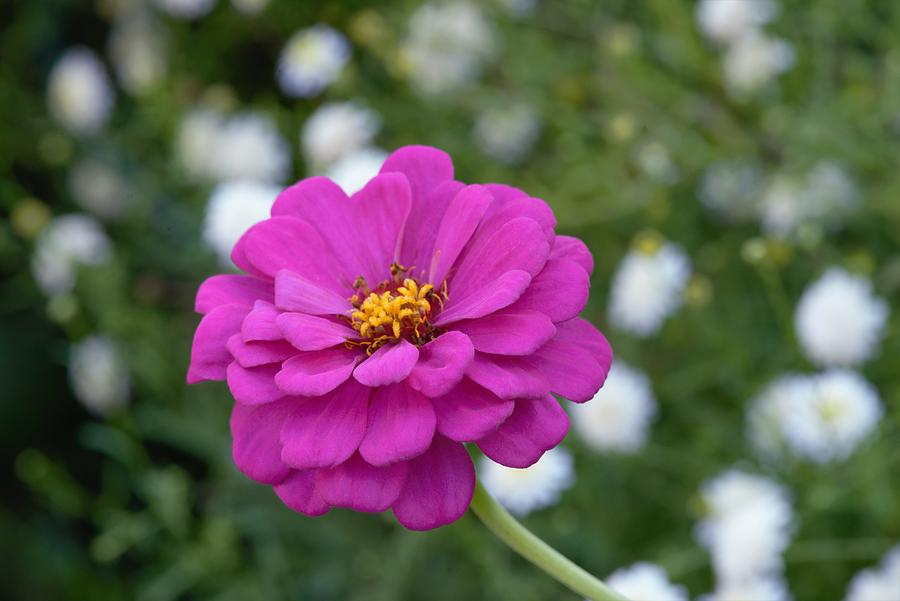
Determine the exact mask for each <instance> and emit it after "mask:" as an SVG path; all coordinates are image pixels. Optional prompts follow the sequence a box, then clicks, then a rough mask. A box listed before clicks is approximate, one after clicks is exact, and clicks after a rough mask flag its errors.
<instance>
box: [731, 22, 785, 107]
mask: <svg viewBox="0 0 900 601" xmlns="http://www.w3.org/2000/svg"><path fill="white" fill-rule="evenodd" d="M793 64H794V49H793V47H792V46H791V45H790V44H789V43H787V42H785V41H784V40H781V39H778V38H774V37H771V36H768V35H766V34H765V33H763V32H761V31H756V30H750V31H748V32H746V33H744V34H743V35H742V36H740V37H739V38H738V39H737V40H736V41H735V42H734V43H733V44H731V46H729V47H728V50H727V51H726V52H725V58H724V60H723V63H722V66H723V69H724V71H725V83H726V84H727V86H728V88H729V90H731V91H732V92H733V93H735V94H738V95H742V94H746V93H749V92H753V91H754V90H756V89H758V88H761V87H762V86H764V85H766V84H767V83H769V82H770V81H771V80H772V79H774V78H775V77H777V76H779V75H781V74H782V73H784V72H785V71H787V70H788V69H789V68H791V66H793Z"/></svg>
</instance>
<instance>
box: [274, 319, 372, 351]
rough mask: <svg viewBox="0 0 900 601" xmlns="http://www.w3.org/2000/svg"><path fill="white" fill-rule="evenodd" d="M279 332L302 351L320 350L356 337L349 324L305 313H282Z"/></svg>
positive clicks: (278, 324) (278, 320)
mask: <svg viewBox="0 0 900 601" xmlns="http://www.w3.org/2000/svg"><path fill="white" fill-rule="evenodd" d="M276 323H277V326H278V330H279V332H280V333H281V334H282V336H284V338H285V339H286V340H287V341H288V342H290V343H291V344H292V345H293V346H294V347H295V348H298V349H300V350H301V351H319V350H322V349H326V348H329V347H332V346H336V345H338V344H342V343H344V341H346V340H347V339H349V338H356V332H355V331H354V330H352V329H351V328H348V327H347V326H345V325H343V324H340V323H337V322H334V321H331V320H330V319H325V318H323V317H315V316H313V315H306V314H305V313H282V314H281V315H279V316H278V317H277V319H276Z"/></svg>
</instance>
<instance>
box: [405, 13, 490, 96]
mask: <svg viewBox="0 0 900 601" xmlns="http://www.w3.org/2000/svg"><path fill="white" fill-rule="evenodd" d="M493 49H494V43H493V32H492V31H491V28H490V26H489V25H488V22H487V21H486V20H485V18H484V15H482V13H481V10H480V9H479V8H478V7H477V6H476V5H475V4H470V3H468V2H448V3H439V2H432V3H428V4H424V5H422V6H421V7H419V8H418V9H416V12H414V13H413V15H412V17H411V18H410V24H409V37H408V38H407V40H406V43H405V46H404V49H403V50H404V55H405V57H406V61H407V63H408V68H409V75H410V78H411V79H412V83H413V85H414V86H415V87H416V88H417V89H418V90H419V91H420V92H422V93H423V94H441V93H444V92H448V91H450V90H452V89H454V88H457V87H459V86H460V85H462V84H464V83H466V82H468V81H469V80H470V79H472V78H474V77H476V76H477V75H478V74H479V72H480V71H481V68H482V63H483V62H484V60H485V59H487V58H488V57H490V56H491V54H492V53H493Z"/></svg>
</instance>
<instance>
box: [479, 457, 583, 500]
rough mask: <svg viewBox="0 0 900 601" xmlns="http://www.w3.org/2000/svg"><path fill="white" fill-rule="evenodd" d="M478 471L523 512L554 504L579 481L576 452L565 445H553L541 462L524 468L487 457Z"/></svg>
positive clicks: (488, 484) (492, 488)
mask: <svg viewBox="0 0 900 601" xmlns="http://www.w3.org/2000/svg"><path fill="white" fill-rule="evenodd" d="M478 474H479V478H480V479H481V482H482V483H483V484H484V486H485V488H487V490H488V492H490V493H491V494H492V495H493V496H494V497H496V498H497V500H498V501H499V502H500V503H501V504H502V505H503V506H504V507H506V508H507V509H508V510H509V511H511V512H512V513H514V514H516V515H519V516H524V515H526V514H528V513H531V512H532V511H535V510H537V509H543V508H544V507H549V506H550V505H553V504H554V503H556V502H557V501H558V500H559V495H560V494H561V493H562V492H563V491H564V490H566V489H567V488H569V487H571V486H572V485H573V484H574V483H575V473H574V470H573V469H572V455H570V454H569V452H568V451H567V450H565V449H564V448H562V447H556V448H553V449H550V450H549V451H547V452H546V453H544V455H543V456H542V457H541V458H540V459H538V461H537V463H535V464H534V465H532V466H531V467H526V468H524V469H516V468H512V467H506V466H504V465H500V464H499V463H494V462H493V461H491V460H490V459H488V458H487V457H483V458H482V459H481V464H480V465H479V466H478Z"/></svg>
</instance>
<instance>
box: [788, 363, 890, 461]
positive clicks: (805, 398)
mask: <svg viewBox="0 0 900 601" xmlns="http://www.w3.org/2000/svg"><path fill="white" fill-rule="evenodd" d="M812 384H813V386H812V387H811V389H810V391H809V393H807V394H804V395H802V396H798V397H797V399H795V400H796V401H797V402H796V403H795V404H794V405H793V406H792V407H791V408H790V410H789V411H788V412H787V413H786V415H784V416H783V419H784V421H783V428H784V436H785V441H786V443H787V445H788V446H789V447H790V448H791V450H792V451H794V452H795V453H796V454H798V455H801V456H803V457H806V458H807V459H809V460H810V461H814V462H816V463H826V462H828V461H834V460H842V459H846V458H847V457H849V456H850V454H851V453H853V451H854V450H856V447H857V446H858V445H859V443H860V442H862V441H863V440H864V439H865V438H866V437H867V436H868V435H869V434H870V433H871V432H872V430H874V429H875V426H877V425H878V422H879V420H880V419H881V415H882V408H881V401H880V400H879V398H878V392H877V391H876V390H875V388H873V387H872V385H871V384H869V383H868V382H867V381H866V380H864V379H863V378H862V377H861V376H860V375H859V374H856V373H854V372H851V371H846V370H833V371H828V372H825V373H823V374H820V375H818V376H814V377H813V379H812Z"/></svg>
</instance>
